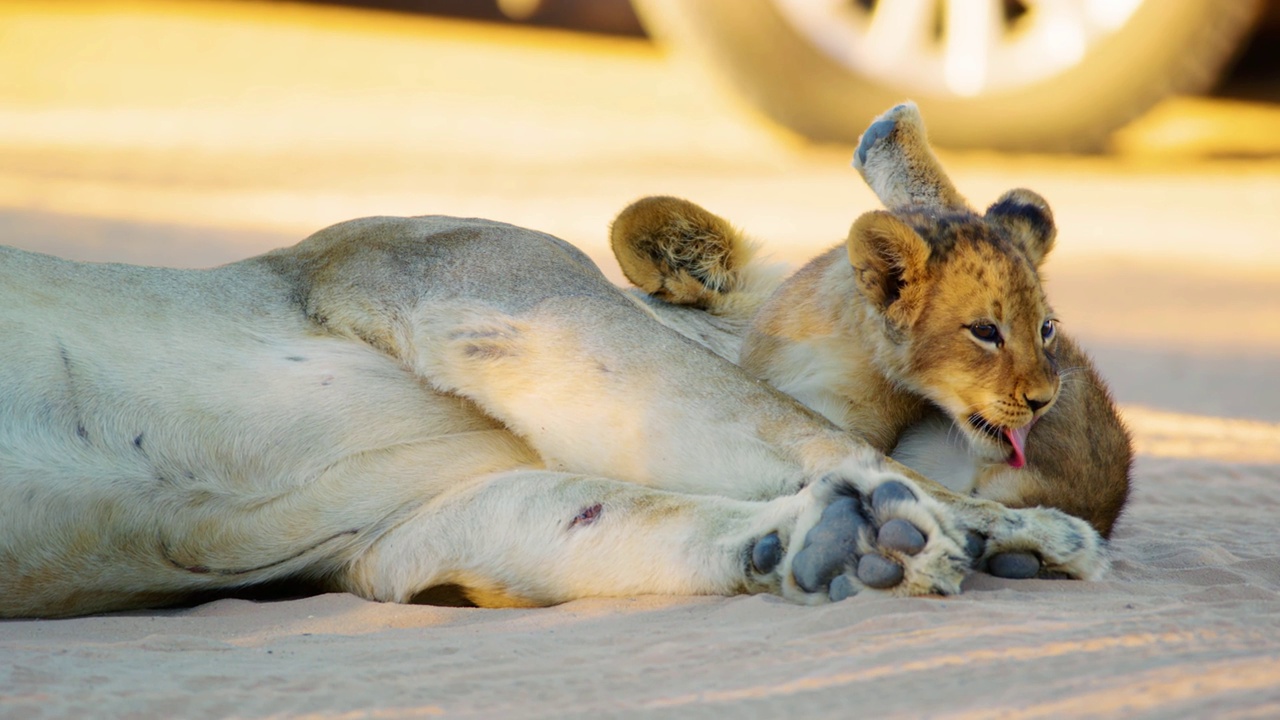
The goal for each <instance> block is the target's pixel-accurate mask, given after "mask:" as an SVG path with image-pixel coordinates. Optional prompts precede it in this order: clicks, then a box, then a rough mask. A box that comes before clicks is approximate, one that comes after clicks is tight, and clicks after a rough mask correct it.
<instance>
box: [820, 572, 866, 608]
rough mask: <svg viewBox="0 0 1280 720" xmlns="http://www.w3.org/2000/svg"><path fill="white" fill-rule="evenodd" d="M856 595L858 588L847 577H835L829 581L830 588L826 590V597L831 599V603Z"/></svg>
mask: <svg viewBox="0 0 1280 720" xmlns="http://www.w3.org/2000/svg"><path fill="white" fill-rule="evenodd" d="M857 594H858V588H857V586H855V585H854V584H853V580H852V579H850V578H849V576H848V575H837V576H836V579H835V580H832V581H831V588H830V589H829V590H827V596H828V597H830V598H831V602H840V601H841V600H844V599H845V598H849V597H853V596H854V595H857Z"/></svg>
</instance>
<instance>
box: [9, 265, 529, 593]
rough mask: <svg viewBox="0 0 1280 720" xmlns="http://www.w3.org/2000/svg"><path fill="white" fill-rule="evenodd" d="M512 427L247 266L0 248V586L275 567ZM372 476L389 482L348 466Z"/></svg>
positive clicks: (424, 485) (495, 459)
mask: <svg viewBox="0 0 1280 720" xmlns="http://www.w3.org/2000/svg"><path fill="white" fill-rule="evenodd" d="M508 435H509V433H506V432H505V431H504V430H502V429H501V428H498V427H496V426H495V425H494V423H493V422H492V421H491V420H489V419H488V418H486V417H484V416H483V415H482V414H481V413H479V412H478V411H477V410H476V409H475V408H474V407H472V406H471V405H470V404H469V403H467V402H466V401H463V400H461V399H458V398H453V397H449V396H444V395H440V394H437V393H435V392H432V391H431V390H430V389H429V388H427V387H425V386H424V385H423V384H422V383H421V382H420V381H419V380H418V379H416V378H415V377H414V376H413V375H411V374H410V373H408V372H406V371H405V370H404V369H402V368H401V367H400V366H399V365H398V364H397V363H396V362H395V361H394V360H392V359H391V358H389V357H387V356H385V355H383V354H381V353H379V352H378V351H376V350H374V349H372V348H370V347H369V346H367V345H365V344H363V343H360V342H357V341H352V340H348V339H343V338H337V337H333V336H329V335H326V334H323V333H322V332H320V331H318V330H317V329H316V328H315V327H314V326H313V325H312V324H311V323H309V322H308V321H307V319H306V318H305V317H303V315H302V313H301V310H300V309H299V308H298V307H296V306H294V305H292V304H291V303H290V300H289V295H288V290H287V288H285V287H283V286H282V285H281V283H280V282H279V281H278V279H276V278H274V277H273V276H271V275H270V274H269V273H267V272H265V271H263V270H261V269H260V268H256V267H254V266H252V265H245V264H240V265H233V266H228V267H225V268H219V269H215V270H205V271H189V270H188V271H183V270H165V269H155V268H134V267H125V266H110V265H97V266H94V265H81V264H76V263H69V262H65V261H61V260H57V259H54V258H50V257H47V256H41V255H35V254H31V253H23V252H20V251H15V250H10V249H4V248H0V596H7V597H10V598H19V597H28V598H30V597H37V598H38V597H39V595H40V594H41V592H42V588H46V587H49V588H52V587H54V586H56V585H57V584H58V583H73V584H74V585H75V587H77V588H82V589H85V590H91V589H93V588H94V587H95V585H96V586H99V587H100V588H102V589H108V588H109V587H110V586H112V585H113V584H116V583H117V581H118V583H119V584H120V585H121V586H127V585H128V577H127V576H128V575H129V574H130V573H150V572H153V571H157V569H159V570H162V571H168V572H172V573H174V574H175V577H174V584H175V586H176V587H184V586H185V584H186V583H187V581H188V580H191V579H192V578H193V577H195V576H201V577H204V578H212V575H214V574H216V573H215V572H214V571H215V570H217V571H219V572H220V571H221V570H226V571H227V572H228V573H234V572H239V571H240V570H243V569H246V568H247V569H252V568H253V567H256V566H258V565H264V564H269V563H274V562H276V561H277V560H279V559H280V558H287V557H288V556H289V555H290V554H292V553H295V552H298V551H299V550H300V549H306V548H307V547H311V546H313V545H316V544H318V543H324V542H326V540H327V539H328V538H332V537H335V536H336V535H337V534H341V533H351V532H354V531H355V530H360V531H364V530H366V529H367V528H369V527H372V526H375V525H376V524H377V523H378V522H380V521H385V520H386V517H387V516H388V515H390V514H393V513H394V512H396V511H397V508H400V507H402V506H404V505H405V504H406V503H411V502H415V501H418V502H421V501H425V500H427V499H429V498H430V497H431V496H432V495H433V494H435V493H436V492H438V491H439V487H437V486H438V485H439V484H440V483H445V482H447V481H449V480H450V479H456V477H458V472H459V471H460V470H461V471H465V469H466V468H465V467H463V468H458V467H450V468H447V469H441V468H437V467H432V465H434V464H436V463H435V462H434V460H435V459H437V458H441V461H440V463H439V465H441V466H444V465H446V463H445V462H444V460H443V458H445V457H448V458H451V459H452V461H453V463H454V465H459V464H462V463H463V461H462V460H461V459H460V458H464V457H474V458H476V460H475V462H476V463H478V465H479V466H482V467H484V468H485V469H492V468H493V467H494V466H499V465H501V464H502V463H503V462H504V458H506V457H507V456H508V455H511V454H512V453H514V456H515V457H516V458H517V459H518V458H519V454H520V453H519V448H518V443H517V442H516V441H514V440H512V439H511V438H509V437H507V436H508ZM513 447H514V448H516V449H515V450H514V451H513V450H512V449H511V448H513ZM468 453H470V455H468ZM400 458H413V461H414V463H415V467H414V468H409V470H411V471H412V472H405V471H404V470H405V468H404V467H402V466H403V465H404V462H403V461H402V460H399V459H400ZM396 462H400V466H396ZM419 464H420V465H422V467H421V468H417V467H416V465H419ZM360 468H368V469H369V472H366V473H365V474H363V475H362V474H360ZM379 472H380V473H382V474H385V475H388V476H395V477H394V478H392V479H391V480H388V481H386V482H384V483H378V482H368V481H366V482H365V484H363V485H361V484H359V483H358V482H352V481H351V478H352V477H357V478H361V479H364V480H376V479H377V478H376V477H371V473H372V474H377V473H379ZM380 493H381V494H382V495H380ZM202 574H203V575H202ZM73 575H74V576H75V577H74V578H72V577H71V576H73ZM96 575H101V577H99V578H95V576H96ZM196 579H200V578H196ZM214 580H216V578H212V579H211V580H210V581H211V582H212V581H214ZM148 584H149V585H151V586H153V587H163V586H164V585H165V583H164V582H156V581H155V580H150V581H148ZM0 604H3V603H0ZM4 610H5V608H3V607H0V615H3V614H5V613H4V612H3V611H4Z"/></svg>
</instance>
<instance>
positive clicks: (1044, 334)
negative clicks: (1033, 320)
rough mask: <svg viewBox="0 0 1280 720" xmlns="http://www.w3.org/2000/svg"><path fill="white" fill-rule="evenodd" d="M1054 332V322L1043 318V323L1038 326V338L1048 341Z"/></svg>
mask: <svg viewBox="0 0 1280 720" xmlns="http://www.w3.org/2000/svg"><path fill="white" fill-rule="evenodd" d="M1054 332H1055V330H1054V322H1053V321H1052V320H1045V321H1044V324H1043V325H1041V326H1040V339H1041V340H1044V341H1045V342H1049V341H1050V340H1052V339H1053V335H1054Z"/></svg>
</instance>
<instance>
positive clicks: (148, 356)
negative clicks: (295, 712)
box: [0, 216, 1107, 617]
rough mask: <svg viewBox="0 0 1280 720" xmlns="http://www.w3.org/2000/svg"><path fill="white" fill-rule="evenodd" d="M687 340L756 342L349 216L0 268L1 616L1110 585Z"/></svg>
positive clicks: (465, 238) (1090, 538)
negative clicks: (1007, 583) (1015, 578)
mask: <svg viewBox="0 0 1280 720" xmlns="http://www.w3.org/2000/svg"><path fill="white" fill-rule="evenodd" d="M690 337H696V338H699V340H700V341H701V342H702V343H705V344H709V345H711V346H720V347H728V346H730V345H734V346H736V345H737V343H738V337H739V328H735V327H733V326H732V323H726V322H724V321H723V320H721V319H719V318H717V317H715V316H714V315H711V314H708V313H705V312H699V311H691V310H689V309H687V308H682V307H678V306H675V305H671V304H667V303H661V302H656V301H653V300H652V299H646V298H643V297H640V296H638V295H635V294H631V293H627V292H624V291H622V290H620V289H618V288H617V287H615V286H613V285H612V284H611V283H609V282H608V281H607V280H606V279H605V278H604V276H603V275H602V274H601V273H600V272H599V270H598V269H597V268H596V267H595V266H594V265H593V264H592V262H591V261H590V260H589V259H588V258H587V257H586V256H585V255H583V254H582V253H581V252H579V251H578V250H576V249H574V248H573V247H571V246H570V245H568V244H566V243H564V242H563V241H560V240H558V239H556V238H554V237H551V236H549V235H546V234H543V233H539V232H536V231H533V230H526V229H522V228H518V227H514V226H511V225H506V224H503V223H499V222H494V221H491V220H477V219H459V218H449V217H436V216H433V217H418V218H365V219H360V220H353V221H350V222H345V223H340V224H338V225H335V226H332V227H329V228H327V229H324V230H322V231H320V232H318V233H316V234H315V235H313V236H311V237H310V238H308V239H306V240H304V241H303V242H301V243H300V244H298V245H296V246H294V247H291V248H286V249H282V250H277V251H274V252H270V253H267V254H266V255H262V256H260V257H255V258H251V259H248V260H244V261H242V262H238V263H234V264H231V265H226V266H223V267H219V268H214V269H211V270H172V269H162V268H148V267H132V266H124V265H108V264H101V265H100V264H88V263H74V262H67V261H64V260H59V259H56V258H53V257H49V256H46V255H40V254H35V253H29V252H22V251H18V250H14V249H0V616H4V617H20V616H63V615H74V614H82V613H91V612H100V611H107V610H119V609H126V608H140V607H147V606H156V605H161V604H166V603H171V602H174V601H178V600H181V599H183V598H184V597H189V596H190V595H191V594H192V593H200V592H207V591H218V590H225V589H228V588H236V587H243V586H249V585H254V584H259V583H267V582H270V581H275V580H280V579H282V578H301V579H304V580H308V581H311V582H313V583H315V584H317V585H319V586H321V587H327V588H333V589H340V590H346V591H350V592H353V593H356V594H359V595H361V596H363V597H366V598H371V599H377V600H385V601H397V602H406V601H412V600H413V599H415V598H416V597H420V596H421V595H422V594H423V593H424V592H428V591H430V590H431V589H432V588H436V587H439V586H449V585H451V586H456V587H460V588H461V589H462V591H463V593H464V594H465V595H466V596H467V597H468V598H469V599H470V600H472V601H473V602H475V603H476V604H479V605H482V606H503V605H506V606H532V605H546V604H552V603H558V602H563V601H567V600H571V599H574V598H580V597H586V596H621V595H632V594H638V593H680V594H700V593H701V594H711V593H720V594H729V593H754V592H772V593H778V594H781V595H783V596H785V597H788V598H791V599H793V600H796V601H799V602H805V603H817V602H824V601H827V600H830V599H840V598H843V597H846V596H848V595H850V594H853V593H855V592H859V591H864V590H866V591H882V592H890V593H894V594H897V595H917V594H925V593H941V594H947V593H955V592H958V591H959V588H960V582H961V580H962V579H963V577H964V576H965V574H966V573H967V572H969V571H970V569H971V564H972V562H973V561H974V560H975V558H979V557H989V556H993V555H995V556H1001V555H1006V554H1007V555H1009V556H1011V557H1020V556H1025V555H1027V554H1030V553H1033V554H1034V555H1035V556H1036V557H1038V558H1041V559H1042V560H1043V563H1044V566H1045V568H1046V569H1048V570H1052V571H1054V572H1059V573H1063V574H1066V575H1070V576H1073V577H1082V578H1091V577H1096V576H1097V575H1098V574H1100V573H1101V572H1103V571H1104V570H1105V568H1106V566H1107V560H1106V557H1105V555H1104V553H1103V548H1102V545H1101V542H1100V539H1099V538H1098V536H1097V535H1096V533H1094V532H1093V530H1092V529H1091V528H1090V527H1089V526H1088V525H1087V524H1085V523H1083V522H1082V521H1080V520H1078V519H1076V518H1073V517H1071V516H1069V515H1067V514H1065V513H1062V512H1060V511H1058V510H1054V509H1042V508H1030V509H1009V508H1006V507H1004V506H1002V505H1000V504H997V503H994V502H990V501H987V500H982V499H977V498H965V497H959V496H953V495H947V494H943V495H940V497H941V498H942V500H941V501H940V500H938V499H935V498H934V497H933V496H931V495H930V494H929V493H928V492H925V490H924V489H923V488H922V487H921V486H919V485H918V484H917V483H916V482H914V481H913V480H911V479H909V478H908V477H907V476H906V475H905V474H904V473H905V472H907V471H906V470H905V469H904V468H901V467H900V466H898V465H896V464H895V463H894V462H893V461H891V460H887V459H885V458H884V457H883V456H882V454H881V453H880V452H879V451H877V450H876V449H875V448H873V447H872V446H870V445H869V444H868V443H866V442H865V441H864V440H862V439H860V438H859V437H857V436H856V435H854V434H851V433H848V432H845V431H843V430H841V429H839V428H837V427H836V426H835V425H833V424H832V423H830V422H829V421H828V420H826V419H824V418H822V417H821V416H820V415H818V414H816V413H814V412H812V411H810V410H808V409H806V408H805V407H803V406H802V405H801V404H800V403H798V402H796V401H795V400H794V399H792V398H790V397H788V396H786V395H785V394H783V393H781V392H778V391H777V390H775V389H773V388H771V387H768V386H767V385H765V384H763V383H761V382H759V381H757V380H755V379H754V378H752V377H751V376H750V375H748V374H747V373H745V372H744V371H743V370H741V369H739V368H738V367H737V366H735V365H734V364H733V363H731V362H728V361H727V360H725V359H723V358H722V357H719V356H717V355H716V354H715V353H713V352H712V351H710V350H708V349H707V348H706V346H705V345H704V344H699V342H694V341H693V340H690V339H689V338H690Z"/></svg>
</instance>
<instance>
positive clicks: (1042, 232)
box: [986, 188, 1058, 267]
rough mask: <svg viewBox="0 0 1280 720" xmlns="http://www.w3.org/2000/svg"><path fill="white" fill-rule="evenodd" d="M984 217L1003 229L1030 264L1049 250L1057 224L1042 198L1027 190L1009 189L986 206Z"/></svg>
mask: <svg viewBox="0 0 1280 720" xmlns="http://www.w3.org/2000/svg"><path fill="white" fill-rule="evenodd" d="M986 220H987V222H988V223H990V224H992V225H996V226H998V227H1001V228H1004V230H1005V232H1006V233H1008V235H1009V239H1010V240H1012V241H1013V242H1014V244H1015V245H1017V246H1018V247H1019V248H1021V249H1022V252H1024V253H1026V255H1027V259H1028V260H1030V261H1031V264H1032V265H1035V266H1036V267H1039V266H1040V264H1041V263H1043V262H1044V259H1045V256H1047V255H1048V254H1049V251H1050V250H1052V249H1053V241H1054V238H1056V237H1057V236H1058V227H1057V226H1056V225H1054V224H1053V211H1052V210H1050V209H1049V203H1047V202H1045V200H1044V198H1042V197H1040V196H1039V195H1038V194H1036V193H1033V192H1031V191H1030V190H1024V189H1021V188H1019V189H1017V190H1010V191H1009V192H1007V193H1005V194H1004V195H1001V196H1000V199H999V200H997V201H995V204H993V205H992V206H991V207H989V208H987V214H986Z"/></svg>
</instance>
